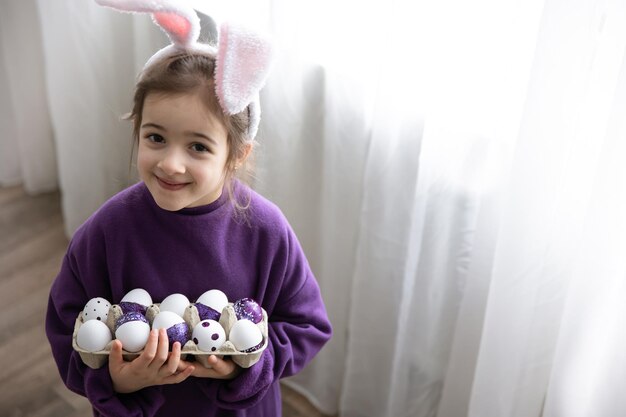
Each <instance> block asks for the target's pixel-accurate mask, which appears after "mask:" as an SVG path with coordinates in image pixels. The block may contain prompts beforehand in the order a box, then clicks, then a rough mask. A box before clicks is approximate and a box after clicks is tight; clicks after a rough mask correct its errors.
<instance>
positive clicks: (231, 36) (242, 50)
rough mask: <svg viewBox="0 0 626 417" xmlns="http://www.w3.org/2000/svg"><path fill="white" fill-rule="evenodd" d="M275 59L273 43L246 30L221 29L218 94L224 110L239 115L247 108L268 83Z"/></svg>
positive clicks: (235, 28)
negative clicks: (273, 56) (266, 82)
mask: <svg viewBox="0 0 626 417" xmlns="http://www.w3.org/2000/svg"><path fill="white" fill-rule="evenodd" d="M271 60H272V48H271V44H270V43H269V42H268V41H267V40H266V39H264V38H262V37H260V36H259V35H257V34H256V33H253V32H250V31H248V30H246V29H244V28H241V27H237V26H233V25H229V24H223V25H222V27H221V28H220V35H219V48H218V55H217V67H216V69H215V80H216V92H217V96H218V98H219V100H220V104H221V106H222V109H223V110H224V111H225V112H226V113H227V114H236V113H239V112H241V111H243V109H245V108H246V106H247V105H248V104H250V102H251V101H252V100H253V99H254V97H255V96H256V95H257V94H258V92H259V90H261V88H262V87H263V84H265V80H266V79H267V76H268V74H269V70H270V65H271Z"/></svg>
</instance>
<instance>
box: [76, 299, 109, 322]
mask: <svg viewBox="0 0 626 417" xmlns="http://www.w3.org/2000/svg"><path fill="white" fill-rule="evenodd" d="M110 307H111V303H110V302H109V301H108V300H106V299H104V298H102V297H95V298H92V299H91V300H89V301H87V304H85V308H83V313H82V317H83V321H84V322H85V321H88V320H100V321H103V322H106V321H107V317H108V316H109V308H110Z"/></svg>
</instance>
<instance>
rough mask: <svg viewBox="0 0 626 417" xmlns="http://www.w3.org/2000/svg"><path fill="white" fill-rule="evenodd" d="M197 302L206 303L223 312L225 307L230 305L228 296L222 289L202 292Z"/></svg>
mask: <svg viewBox="0 0 626 417" xmlns="http://www.w3.org/2000/svg"><path fill="white" fill-rule="evenodd" d="M196 303H200V304H204V305H205V306H207V307H211V308H212V309H213V310H215V311H217V312H218V313H221V312H222V310H223V309H224V307H226V306H227V305H228V297H226V294H224V293H223V292H222V291H220V290H209V291H207V292H205V293H204V294H202V295H201V296H200V297H199V298H198V300H196Z"/></svg>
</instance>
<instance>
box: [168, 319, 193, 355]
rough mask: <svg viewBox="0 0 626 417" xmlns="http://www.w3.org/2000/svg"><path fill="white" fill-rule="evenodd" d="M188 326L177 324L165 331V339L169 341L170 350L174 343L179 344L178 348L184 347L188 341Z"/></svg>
mask: <svg viewBox="0 0 626 417" xmlns="http://www.w3.org/2000/svg"><path fill="white" fill-rule="evenodd" d="M188 334H189V326H187V323H178V324H175V325H173V326H171V327H170V328H168V329H167V338H168V339H169V341H170V350H172V347H173V346H174V342H179V343H180V347H181V348H182V347H183V346H185V343H187V341H188V340H189V336H188Z"/></svg>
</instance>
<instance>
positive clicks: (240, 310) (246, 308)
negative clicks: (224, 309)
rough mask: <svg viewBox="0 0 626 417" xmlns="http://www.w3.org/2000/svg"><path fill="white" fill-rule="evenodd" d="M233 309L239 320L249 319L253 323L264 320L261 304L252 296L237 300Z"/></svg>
mask: <svg viewBox="0 0 626 417" xmlns="http://www.w3.org/2000/svg"><path fill="white" fill-rule="evenodd" d="M233 309H234V310H235V315H236V316H237V319H238V320H241V319H247V320H250V321H251V322H253V323H260V322H261V321H262V320H263V311H262V310H261V306H260V305H259V304H258V303H257V302H256V301H254V300H253V299H252V298H242V299H240V300H237V301H235V303H234V304H233Z"/></svg>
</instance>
